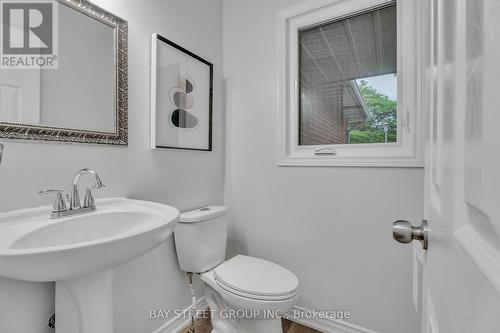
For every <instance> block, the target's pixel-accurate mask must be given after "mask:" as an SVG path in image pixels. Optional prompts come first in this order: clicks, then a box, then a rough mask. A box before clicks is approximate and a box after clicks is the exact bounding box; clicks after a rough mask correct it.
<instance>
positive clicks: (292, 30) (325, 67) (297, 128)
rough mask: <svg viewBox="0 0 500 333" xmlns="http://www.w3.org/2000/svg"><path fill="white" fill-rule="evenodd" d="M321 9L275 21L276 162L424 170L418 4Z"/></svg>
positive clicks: (378, 2) (363, 1) (339, 4)
mask: <svg viewBox="0 0 500 333" xmlns="http://www.w3.org/2000/svg"><path fill="white" fill-rule="evenodd" d="M322 4H323V5H322V6H321V7H314V5H313V2H307V3H306V5H304V4H302V5H300V6H297V7H294V8H291V9H288V10H286V11H283V12H282V13H280V15H279V19H280V24H279V26H280V31H279V36H280V43H279V48H280V60H281V62H282V63H281V72H280V93H281V98H280V117H279V119H280V124H279V130H280V145H279V150H280V151H279V164H280V165H284V166H286V165H313V166H314V165H332V166H335V165H354V166H363V165H367V166H421V165H422V144H421V143H420V141H421V139H422V135H421V133H420V132H421V127H420V126H421V121H420V118H421V113H420V111H419V109H418V103H417V102H418V98H417V97H418V93H419V90H418V80H419V79H420V75H419V72H418V70H417V69H418V66H417V60H418V54H417V50H418V46H417V43H418V40H419V39H418V31H417V28H416V22H417V19H416V16H417V14H416V13H417V12H418V1H417V0H411V1H405V3H404V4H403V1H401V0H399V1H387V0H385V1H383V0H353V1H349V2H346V1H336V0H331V1H330V3H329V4H327V5H326V6H325V5H324V2H322ZM403 6H404V7H403ZM403 18H404V21H405V25H404V26H403V25H402V24H401V22H402V20H403ZM416 55H417V56H416Z"/></svg>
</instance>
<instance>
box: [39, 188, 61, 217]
mask: <svg viewBox="0 0 500 333" xmlns="http://www.w3.org/2000/svg"><path fill="white" fill-rule="evenodd" d="M52 193H55V194H56V198H55V199H54V203H53V204H52V207H53V212H64V211H66V210H68V206H67V204H66V200H65V199H64V196H63V193H64V191H63V190H45V189H44V190H40V191H38V194H41V195H45V194H52Z"/></svg>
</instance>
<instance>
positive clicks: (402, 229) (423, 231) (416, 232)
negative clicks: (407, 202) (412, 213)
mask: <svg viewBox="0 0 500 333" xmlns="http://www.w3.org/2000/svg"><path fill="white" fill-rule="evenodd" d="M392 237H393V238H394V239H395V240H397V241H398V242H400V243H404V244H408V243H411V242H412V241H413V240H418V241H420V242H421V243H422V247H423V249H424V250H427V248H428V247H429V223H428V222H427V220H423V221H422V224H421V225H420V226H419V227H414V226H412V225H411V223H410V222H408V221H405V220H399V221H396V222H394V224H393V225H392Z"/></svg>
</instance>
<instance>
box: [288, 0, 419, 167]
mask: <svg viewBox="0 0 500 333" xmlns="http://www.w3.org/2000/svg"><path fill="white" fill-rule="evenodd" d="M418 2H419V0H404V1H403V0H397V1H396V3H397V21H398V22H397V29H398V33H397V41H398V43H397V44H398V45H397V48H398V50H397V71H398V111H397V116H398V127H397V131H398V141H397V142H396V143H371V144H340V145H339V144H337V145H314V146H299V142H298V138H299V98H298V96H299V95H298V91H299V73H298V71H299V59H298V58H299V57H298V52H299V51H298V32H299V30H301V29H304V28H307V27H311V26H315V25H318V24H322V23H326V22H329V21H333V20H336V19H341V18H343V17H346V16H350V15H352V14H356V13H359V12H364V11H366V10H370V9H372V8H376V7H380V6H383V5H387V4H390V3H394V1H393V0H350V1H346V0H311V1H308V2H305V3H302V4H299V5H297V6H294V7H292V8H289V9H286V10H283V11H281V12H279V13H278V64H279V67H278V68H279V78H278V82H279V114H278V133H279V134H278V135H279V138H278V165H279V166H375V167H377V166H380V167H423V166H424V162H423V155H424V154H423V135H422V111H421V110H420V104H421V103H420V98H419V96H420V93H421V87H420V82H421V76H420V61H419V60H420V55H419V50H421V48H420V45H421V40H420V35H421V34H420V26H419V22H420V20H419V14H418V13H419V11H418V10H419V7H420V6H419V5H418ZM403 22H404V24H403Z"/></svg>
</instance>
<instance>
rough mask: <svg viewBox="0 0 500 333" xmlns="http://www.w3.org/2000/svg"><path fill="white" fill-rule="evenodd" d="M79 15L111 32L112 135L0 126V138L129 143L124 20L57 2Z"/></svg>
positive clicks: (79, 1)
mask: <svg viewBox="0 0 500 333" xmlns="http://www.w3.org/2000/svg"><path fill="white" fill-rule="evenodd" d="M57 2H58V3H60V4H62V5H65V6H68V7H69V8H72V9H74V10H76V11H79V12H80V13H82V14H84V15H87V16H89V17H92V18H94V19H96V20H98V21H100V22H102V23H104V24H106V25H108V26H110V27H111V28H113V30H114V53H115V61H114V62H115V65H114V69H113V70H114V73H115V74H114V76H115V82H114V89H113V91H114V103H113V104H114V106H115V120H116V125H115V131H114V132H113V133H111V132H98V131H92V130H79V129H71V128H57V127H50V126H38V125H26V124H16V123H7V122H0V138H5V139H22V140H43V141H63V142H79V143H93V144H111V145H127V142H128V120H127V119H128V115H127V112H128V51H127V48H128V45H127V44H128V23H127V21H126V20H124V19H122V18H120V17H118V16H116V15H114V14H112V13H110V12H108V11H106V10H104V9H102V8H100V7H99V6H96V5H94V4H93V3H91V2H89V1H87V0H57Z"/></svg>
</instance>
